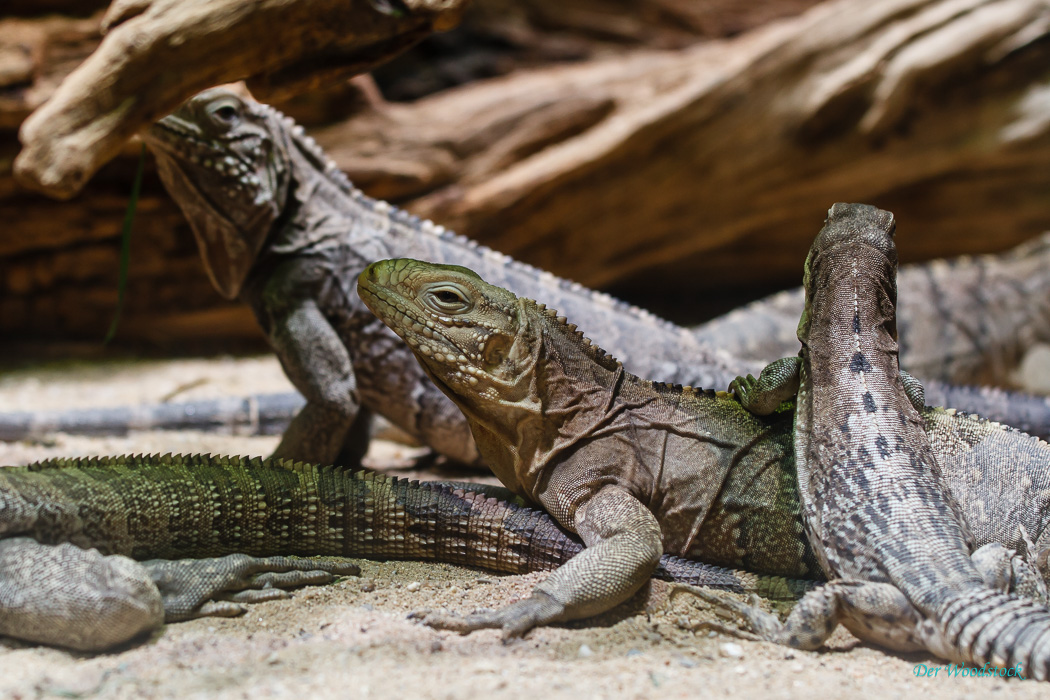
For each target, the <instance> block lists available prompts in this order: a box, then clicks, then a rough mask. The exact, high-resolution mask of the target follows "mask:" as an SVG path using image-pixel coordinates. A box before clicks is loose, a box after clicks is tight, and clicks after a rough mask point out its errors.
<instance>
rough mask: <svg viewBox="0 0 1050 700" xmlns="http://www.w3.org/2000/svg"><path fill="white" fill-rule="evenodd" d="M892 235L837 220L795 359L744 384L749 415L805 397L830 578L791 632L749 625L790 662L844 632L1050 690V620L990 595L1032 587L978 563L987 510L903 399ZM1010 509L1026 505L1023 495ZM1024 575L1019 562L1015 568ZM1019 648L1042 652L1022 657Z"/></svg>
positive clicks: (816, 271) (801, 408)
mask: <svg viewBox="0 0 1050 700" xmlns="http://www.w3.org/2000/svg"><path fill="white" fill-rule="evenodd" d="M894 229H895V224H894V221H893V216H892V215H891V214H889V213H888V212H885V211H880V210H878V209H875V208H874V207H870V206H866V205H856V204H836V205H835V206H833V207H832V208H831V210H830V211H829V213H828V219H827V221H826V222H825V226H824V228H823V229H822V231H821V232H820V234H819V235H818V236H817V239H816V240H815V241H814V243H813V247H812V248H811V250H810V254H809V257H808V259H807V261H806V273H805V283H804V286H805V288H806V307H805V310H804V312H803V315H802V320H801V321H800V323H799V328H798V337H799V340H800V341H801V342H802V350H801V352H800V354H799V359H798V360H797V361H796V362H794V363H793V364H792V363H781V364H780V365H778V366H777V367H776V368H775V371H774V372H773V373H770V374H769V375H766V374H763V376H762V377H760V379H759V381H758V382H755V381H754V380H753V378H749V379H742V380H739V381H738V382H737V383H736V388H738V389H739V392H738V393H739V394H740V395H741V397H742V398H741V400H742V401H743V402H745V403H750V402H752V400H753V399H757V398H758V395H759V394H760V393H762V392H763V391H769V392H770V393H772V394H773V395H774V397H775V398H782V397H783V396H784V395H785V393H786V392H787V391H790V390H792V389H794V390H796V391H797V399H796V401H797V406H796V412H795V430H794V434H795V455H796V464H797V468H798V483H799V493H800V500H801V504H802V512H803V521H804V523H805V527H806V533H807V536H808V539H809V541H810V543H811V544H812V545H813V548H814V552H815V554H816V555H817V558H818V559H819V560H820V562H821V566H822V568H823V570H824V572H825V573H826V574H827V576H828V578H829V579H830V583H829V584H828V585H827V586H826V587H825V588H824V589H823V590H822V591H820V592H814V593H811V594H809V595H808V596H807V599H808V600H806V599H804V600H803V603H802V604H800V605H799V606H798V607H797V608H796V609H795V610H794V611H793V612H792V614H791V616H790V617H789V618H788V619H787V621H786V622H785V623H784V624H783V625H781V624H780V623H779V622H778V621H776V620H774V619H772V618H769V617H768V616H765V615H764V614H762V613H756V612H752V613H745V614H746V615H747V616H748V617H749V618H750V620H751V622H752V624H753V626H754V627H755V628H756V631H758V632H759V633H760V634H761V635H762V636H764V637H765V638H767V639H771V640H773V641H779V642H782V643H785V644H789V645H792V646H796V647H801V648H815V647H816V646H819V645H820V644H821V643H822V642H823V640H824V639H825V638H826V637H827V636H828V634H830V632H831V630H832V629H834V627H835V624H836V623H838V622H841V623H843V624H845V625H846V626H847V627H848V628H849V629H850V630H851V631H852V632H854V633H855V634H857V635H858V636H860V637H861V638H863V639H867V640H869V641H873V642H876V643H879V644H883V645H885V646H888V647H891V648H894V649H925V650H927V651H930V652H932V653H934V654H936V655H938V656H941V657H942V658H946V659H950V660H954V661H960V660H961V661H966V662H972V663H976V664H979V665H980V664H984V663H993V664H998V665H1005V666H1013V665H1015V664H1021V665H1022V666H1023V668H1024V671H1025V673H1026V674H1027V675H1028V676H1030V677H1035V678H1039V679H1047V678H1048V677H1050V611H1048V610H1047V609H1046V606H1045V604H1044V603H1040V602H1036V601H1033V600H1030V599H1021V598H1019V597H1018V596H1017V595H1016V594H1012V593H1008V592H1005V591H1004V590H997V588H998V589H1001V588H1003V586H1001V585H999V584H1000V583H1001V582H1004V581H1005V582H1007V587H1009V586H1010V585H1014V586H1023V585H1025V583H1024V582H1023V581H1021V582H1018V581H1013V582H1011V581H1010V580H1009V579H1010V578H1011V575H1012V574H1013V572H1014V571H1016V570H1017V569H1016V567H1015V566H1014V563H1013V561H1012V559H1011V558H1009V557H1006V558H1004V557H998V558H996V555H995V554H994V553H992V554H990V550H989V549H982V550H979V551H977V552H975V551H974V550H975V546H977V544H979V543H980V541H979V540H977V539H976V538H975V537H974V534H973V532H972V531H971V524H970V521H969V518H968V514H969V513H971V512H972V513H978V512H979V511H980V508H979V507H975V506H981V505H983V504H982V503H972V502H969V501H966V500H963V499H961V498H959V494H957V493H955V492H953V491H952V490H951V489H950V483H951V479H950V477H947V476H946V469H947V470H950V469H951V468H952V467H953V464H952V459H950V458H949V459H944V458H943V455H941V456H939V455H938V451H937V449H936V440H935V439H934V438H933V436H931V435H930V434H928V433H927V430H926V428H927V426H928V424H927V423H926V421H925V420H924V417H923V415H922V413H920V408H921V404H920V406H919V407H917V406H915V405H914V403H915V398H914V397H912V396H909V395H908V392H907V391H906V386H905V382H904V380H903V379H902V375H901V372H900V370H899V367H898V360H897V358H898V347H897V329H896V317H895V306H896V298H897V288H896V270H897V254H896V247H895V244H894V240H893V233H894ZM790 367H794V368H795V369H796V372H797V374H796V375H795V376H790V372H789V371H788V369H787V368H790ZM776 379H780V380H781V382H780V384H781V385H780V386H779V387H778V386H776V381H775V380H776ZM763 380H764V381H763ZM771 400H772V399H770V398H769V397H765V398H764V399H763V400H762V401H754V403H756V404H768V403H770V402H771ZM1000 459H1009V455H1008V454H1005V453H1004V454H1002V455H1001V456H1000ZM1044 469H1045V467H1044ZM995 486H996V485H994V484H991V483H989V484H988V485H987V488H989V489H991V488H995ZM1017 486H1022V487H1024V486H1027V485H1024V484H1023V483H1022V484H1018V485H1017ZM1015 488H1016V487H1015ZM1013 497H1015V498H1021V499H1023V498H1024V495H1023V492H1022V489H1017V491H1015V493H1014V494H1013ZM986 498H987V497H986ZM989 500H990V499H989ZM1030 523H1031V521H1027V522H1026V523H1023V524H1025V525H1028V524H1030ZM1016 525H1018V523H1015V526H1016ZM989 547H991V545H989ZM971 554H973V556H972V557H971ZM1030 554H1032V555H1034V554H1035V553H1034V552H1030ZM989 562H991V565H989ZM1026 564H1028V562H1027V561H1026V560H1024V558H1023V557H1022V558H1021V561H1020V562H1018V566H1021V567H1023V566H1025V565H1026ZM1004 569H1006V570H1004ZM993 582H995V583H993ZM1044 591H1045V589H1044ZM1043 599H1044V601H1045V592H1044V595H1043ZM738 610H739V608H738ZM1025 635H1028V639H1031V640H1034V639H1039V640H1040V643H1038V644H1035V645H1030V644H1023V643H1021V640H1022V638H1023V637H1024V636H1025Z"/></svg>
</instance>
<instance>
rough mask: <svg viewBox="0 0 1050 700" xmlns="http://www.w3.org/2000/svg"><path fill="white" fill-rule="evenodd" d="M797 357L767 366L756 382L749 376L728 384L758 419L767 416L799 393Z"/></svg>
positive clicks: (730, 389)
mask: <svg viewBox="0 0 1050 700" xmlns="http://www.w3.org/2000/svg"><path fill="white" fill-rule="evenodd" d="M801 366H802V358H800V357H783V358H781V359H779V360H777V361H776V362H771V363H769V364H768V365H766V367H765V369H763V370H762V373H761V374H760V375H758V379H755V378H754V377H753V376H752V375H750V374H749V375H747V376H746V377H737V378H736V379H734V380H733V381H732V382H731V383H730V384H729V391H731V392H732V393H734V394H736V398H737V400H738V401H740V405H741V406H743V407H744V408H746V409H747V410H749V411H751V412H752V413H754V414H756V415H759V416H768V415H769V414H771V413H773V412H774V411H776V410H777V408H778V407H779V406H780V404H782V403H784V402H785V401H793V400H794V399H795V396H796V395H797V394H798V386H799V377H800V374H799V370H800V368H801Z"/></svg>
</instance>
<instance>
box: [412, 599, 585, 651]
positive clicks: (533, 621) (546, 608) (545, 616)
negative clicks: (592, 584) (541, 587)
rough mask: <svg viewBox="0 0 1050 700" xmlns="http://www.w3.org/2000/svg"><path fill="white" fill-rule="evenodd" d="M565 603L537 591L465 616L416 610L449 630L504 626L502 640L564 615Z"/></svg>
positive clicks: (430, 622)
mask: <svg viewBox="0 0 1050 700" xmlns="http://www.w3.org/2000/svg"><path fill="white" fill-rule="evenodd" d="M564 612H565V606H564V605H562V604H561V603H558V602H557V601H556V600H554V598H552V597H551V596H549V595H547V594H546V593H543V592H539V591H537V592H534V593H533V594H532V596H530V597H529V598H526V599H524V600H519V601H518V602H516V603H512V604H510V605H508V606H506V607H504V608H500V609H499V610H485V611H481V612H475V613H472V614H470V615H466V616H462V617H461V616H459V615H448V614H443V613H426V614H425V616H423V615H421V614H414V617H416V618H418V617H421V616H422V617H423V624H424V625H427V626H428V627H433V628H434V629H442V630H449V631H450V632H459V633H460V634H469V633H471V632H473V631H474V630H480V629H501V630H503V641H504V642H507V641H510V640H511V639H517V638H519V637H523V636H525V634H526V633H527V632H528V631H529V630H531V629H532V628H533V627H537V626H539V625H545V624H548V623H550V622H555V621H557V620H560V619H561V616H562V614H563V613H564Z"/></svg>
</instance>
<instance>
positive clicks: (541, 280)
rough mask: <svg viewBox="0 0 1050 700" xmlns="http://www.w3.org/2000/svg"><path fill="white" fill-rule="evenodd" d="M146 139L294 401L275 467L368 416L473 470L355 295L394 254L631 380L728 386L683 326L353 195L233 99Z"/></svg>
mask: <svg viewBox="0 0 1050 700" xmlns="http://www.w3.org/2000/svg"><path fill="white" fill-rule="evenodd" d="M145 140H146V143H147V144H148V145H149V147H150V148H151V150H152V151H153V152H154V154H155V155H156V157H157V166H158V169H159V172H160V176H161V179H162V180H163V182H164V184H165V186H166V187H167V189H168V191H169V192H170V193H171V194H172V196H173V197H174V198H175V200H176V202H178V204H179V206H180V207H181V208H182V210H183V212H184V213H185V215H186V217H187V219H189V221H190V224H191V226H192V228H193V230H194V232H195V234H196V236H197V242H198V245H199V247H200V249H201V254H202V256H203V258H204V263H205V267H206V268H207V270H208V273H209V275H210V276H211V279H212V281H213V282H214V283H215V286H216V287H217V288H218V289H219V291H220V292H221V293H222V294H223V295H225V296H227V297H229V298H233V297H237V296H239V297H240V298H241V299H242V300H244V301H245V302H247V303H248V304H249V305H250V306H251V307H252V309H253V310H254V312H255V315H256V317H257V318H258V320H259V323H260V324H261V326H262V328H263V330H264V331H265V332H266V334H267V336H268V338H269V341H270V344H271V346H272V347H273V349H274V351H275V352H276V353H277V356H278V358H279V359H280V361H281V364H282V366H283V367H284V370H285V372H286V373H287V374H288V377H289V379H291V381H292V383H293V384H294V385H295V387H296V388H297V389H298V390H299V391H300V392H301V393H302V394H303V395H304V396H305V397H306V406H305V407H304V408H303V410H302V411H301V412H300V413H299V414H298V416H297V417H296V418H295V419H294V420H293V421H292V424H291V426H290V427H289V429H288V430H287V431H286V432H285V434H284V438H283V439H282V441H281V443H280V445H279V446H278V447H277V450H276V452H275V456H278V457H294V458H296V459H303V460H306V461H311V462H322V463H327V462H331V461H334V460H335V458H336V457H337V455H338V454H339V453H340V451H341V450H342V448H343V447H344V446H345V447H346V448H347V452H346V453H345V454H344V457H351V458H352V457H353V455H354V454H359V453H361V452H362V451H363V449H364V446H365V444H366V440H367V431H366V430H365V427H366V425H365V423H366V421H364V420H362V421H360V422H357V423H355V421H356V419H357V417H358V416H359V414H361V415H362V416H363V417H367V414H368V411H369V410H370V411H374V412H377V413H380V414H381V415H384V416H386V417H387V418H388V419H390V421H391V422H392V423H394V424H395V425H397V426H398V427H400V428H402V429H403V430H405V431H406V432H408V433H409V434H410V435H412V436H413V437H414V438H416V439H417V440H419V441H420V442H422V443H423V444H426V445H429V446H430V447H432V448H434V449H435V450H436V451H438V452H439V453H441V454H444V455H447V456H449V457H451V458H453V459H456V460H459V461H462V462H467V463H473V462H476V461H477V451H476V449H475V447H474V444H473V441H472V440H471V437H470V431H469V429H468V427H467V425H466V423H465V422H464V421H463V418H462V416H461V415H460V414H459V412H458V411H456V409H455V407H454V406H453V405H452V404H451V403H450V402H449V401H448V400H447V399H446V398H445V397H444V396H443V395H442V394H441V392H439V391H438V390H437V389H436V388H435V387H434V386H433V385H431V384H430V383H429V382H427V381H426V379H425V377H424V375H423V374H422V372H421V371H420V370H419V368H418V365H417V364H416V363H415V361H414V360H413V359H412V355H411V353H410V352H409V351H408V350H407V349H406V348H405V347H404V345H403V344H402V343H400V342H399V341H398V340H397V338H396V337H395V336H394V335H393V334H392V333H390V332H389V331H388V330H387V329H386V327H385V326H383V324H382V323H380V322H378V321H377V320H376V319H375V317H373V316H372V315H371V314H370V313H369V312H368V310H367V309H366V308H365V307H364V305H362V304H361V302H360V300H359V299H358V297H357V294H356V293H355V291H354V285H355V283H356V280H357V276H358V274H360V272H361V271H362V270H363V269H364V268H365V266H366V265H367V264H368V263H370V262H372V261H373V260H378V259H381V258H387V257H392V256H398V255H414V256H419V257H426V258H436V259H440V260H445V261H447V262H454V263H460V264H466V265H470V266H471V267H473V268H476V269H478V270H481V271H482V272H483V273H485V274H486V275H488V276H489V277H491V278H492V279H496V280H498V281H499V282H500V283H501V284H505V285H507V286H509V287H512V288H514V289H516V290H518V291H520V292H522V293H524V294H529V295H542V296H544V297H546V298H550V299H552V301H555V302H557V303H558V304H559V305H560V306H561V307H562V308H564V309H566V310H567V311H568V312H570V313H574V314H576V315H578V316H581V317H586V318H587V319H588V321H589V323H591V324H593V326H594V328H595V329H596V330H598V331H599V333H600V335H599V338H600V340H601V341H602V342H605V343H608V344H609V346H610V347H612V348H615V349H616V350H617V351H618V352H619V353H621V354H622V355H623V356H624V357H625V361H627V362H628V363H629V364H630V366H631V367H633V368H635V369H636V370H637V371H640V372H645V373H648V374H653V375H658V376H661V377H666V378H669V379H673V380H675V381H684V382H694V383H697V382H704V383H708V384H710V383H712V382H717V381H719V380H724V382H728V381H730V380H731V379H732V377H734V376H736V374H737V373H738V371H730V368H729V364H728V358H726V357H723V356H721V355H720V354H719V353H718V352H716V351H714V350H711V349H709V348H706V347H702V346H701V345H700V344H699V343H698V342H697V341H696V340H695V339H694V338H693V336H692V335H691V334H690V333H689V332H688V331H687V330H685V329H683V328H679V327H678V326H675V325H673V324H671V323H668V322H667V321H664V320H662V319H659V318H657V317H656V316H653V315H652V314H649V313H648V312H645V311H643V310H641V309H638V308H636V307H632V306H629V305H627V304H624V303H623V302H619V301H616V300H614V299H612V298H611V297H609V296H607V295H605V294H600V293H597V292H593V291H590V290H588V289H585V288H583V287H581V286H580V285H578V284H573V283H570V282H568V281H566V280H562V279H559V278H557V277H555V276H553V275H551V274H550V273H547V272H543V271H541V270H537V269H535V268H533V267H529V266H528V265H524V264H522V263H519V262H516V261H514V260H512V259H510V258H508V257H507V256H505V255H502V254H500V253H496V252H494V251H492V250H489V249H487V248H483V247H480V246H478V245H477V244H475V243H472V242H470V241H468V240H466V239H464V238H462V237H459V236H455V235H453V234H452V233H450V232H448V231H445V230H444V228H442V227H440V226H436V225H434V224H433V223H431V222H429V221H421V220H420V219H418V218H417V217H414V216H412V215H411V214H408V213H406V212H403V211H399V210H397V209H394V208H393V207H391V206H390V205H389V204H388V203H386V202H383V201H378V200H374V199H370V198H368V197H366V196H364V195H363V194H362V193H361V192H360V191H359V190H357V189H355V188H354V187H353V186H352V185H351V184H350V181H349V180H347V178H346V176H345V175H343V174H342V172H341V171H339V169H338V168H337V167H336V166H335V165H334V164H333V163H332V162H331V161H329V160H328V159H327V158H326V157H325V156H324V154H323V153H322V152H321V151H320V149H319V148H318V147H317V145H316V144H315V143H314V142H313V140H312V139H310V138H309V137H307V136H305V135H304V134H303V131H302V128H301V127H298V126H296V125H295V124H294V123H293V122H292V121H291V120H290V119H288V118H286V117H284V116H283V115H281V114H280V113H279V112H277V111H275V110H274V109H272V108H270V107H268V106H266V105H262V104H259V103H256V102H253V101H249V100H245V99H242V98H241V97H239V96H238V95H236V94H235V93H233V92H231V91H230V90H227V89H223V88H216V89H213V90H208V91H206V92H203V93H201V94H200V95H198V96H197V97H195V98H193V99H191V100H189V101H188V102H187V103H186V104H185V105H184V106H183V107H181V108H180V109H179V110H178V111H176V112H175V113H174V114H172V115H171V116H168V117H166V118H164V119H162V120H161V121H159V122H158V123H157V124H156V125H155V126H153V127H152V128H151V129H150V130H149V131H148V132H147V133H146V134H145ZM755 369H756V370H757V369H760V367H758V366H756V367H755ZM362 408H364V409H367V410H365V411H363V412H362V410H361V409H362Z"/></svg>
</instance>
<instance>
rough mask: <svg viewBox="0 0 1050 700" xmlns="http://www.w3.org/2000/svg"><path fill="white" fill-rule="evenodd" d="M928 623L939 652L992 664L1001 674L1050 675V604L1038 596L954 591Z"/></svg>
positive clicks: (930, 637) (933, 647)
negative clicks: (1020, 596) (1033, 599)
mask: <svg viewBox="0 0 1050 700" xmlns="http://www.w3.org/2000/svg"><path fill="white" fill-rule="evenodd" d="M925 627H926V628H925V629H924V637H926V640H927V642H928V644H929V649H930V651H932V652H934V653H935V654H938V655H940V656H943V657H945V658H949V659H953V660H956V661H960V662H966V663H972V664H975V665H977V666H981V667H984V668H986V667H987V666H988V665H989V664H991V665H992V666H995V667H997V668H996V669H990V672H991V673H993V674H996V675H1007V673H1008V672H1009V675H1021V676H1024V677H1026V678H1035V679H1037V680H1048V679H1050V610H1048V609H1047V608H1046V607H1045V606H1043V605H1040V604H1039V603H1036V602H1035V601H1032V600H1028V599H1025V598H1018V597H1017V596H1014V595H1010V594H1008V593H1000V592H998V591H994V590H991V589H979V590H976V591H973V592H968V593H963V594H962V595H959V596H953V597H952V598H951V600H949V601H948V602H947V603H946V604H945V605H944V606H942V607H941V609H940V611H939V613H938V615H937V617H936V621H932V620H931V621H928V622H927V623H926V625H925ZM1011 670H1012V672H1011Z"/></svg>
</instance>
